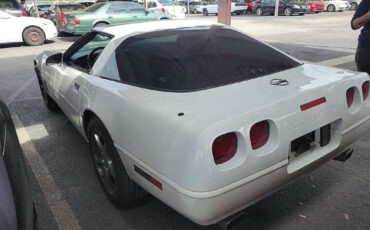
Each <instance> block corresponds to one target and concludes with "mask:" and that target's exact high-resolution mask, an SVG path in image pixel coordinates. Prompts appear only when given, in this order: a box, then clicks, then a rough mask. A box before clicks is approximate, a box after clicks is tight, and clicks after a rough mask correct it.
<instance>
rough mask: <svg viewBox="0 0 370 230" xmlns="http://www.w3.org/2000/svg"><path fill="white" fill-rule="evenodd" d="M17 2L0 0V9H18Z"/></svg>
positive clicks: (14, 0)
mask: <svg viewBox="0 0 370 230" xmlns="http://www.w3.org/2000/svg"><path fill="white" fill-rule="evenodd" d="M18 8H19V4H18V3H17V1H16V0H1V1H0V9H18Z"/></svg>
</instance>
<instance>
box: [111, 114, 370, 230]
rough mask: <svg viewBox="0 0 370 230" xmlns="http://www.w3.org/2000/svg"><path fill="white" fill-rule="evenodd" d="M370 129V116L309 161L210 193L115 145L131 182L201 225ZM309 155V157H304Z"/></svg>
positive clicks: (277, 186)
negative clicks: (156, 183) (149, 177)
mask: <svg viewBox="0 0 370 230" xmlns="http://www.w3.org/2000/svg"><path fill="white" fill-rule="evenodd" d="M369 128H370V116H368V117H366V118H365V119H363V120H361V121H359V122H358V123H356V124H354V125H352V126H351V127H349V128H347V129H346V130H344V131H338V132H336V133H335V141H333V143H332V144H330V146H329V145H328V146H327V147H323V148H321V149H319V150H318V151H314V152H313V153H312V154H311V153H307V155H306V157H304V158H302V159H299V160H295V162H289V160H284V161H282V162H279V163H277V164H276V165H273V166H271V167H269V168H266V169H264V170H262V171H259V172H257V173H255V174H253V175H251V176H249V177H247V178H243V179H242V180H239V181H236V182H234V183H232V184H229V185H227V186H225V187H222V188H219V189H217V190H213V191H207V192H195V191H191V190H188V189H186V188H183V187H181V186H180V185H178V184H176V182H174V181H171V180H169V179H168V178H167V177H165V176H164V175H161V174H160V173H159V172H157V171H155V170H154V169H152V168H151V167H150V166H149V165H147V164H145V163H144V162H142V161H141V160H139V159H137V158H136V157H135V156H134V155H132V154H131V153H129V152H127V151H126V150H124V149H123V148H121V147H120V146H118V145H116V147H117V149H118V151H119V153H120V156H121V158H122V160H123V162H124V165H125V167H126V170H127V173H128V174H129V176H130V178H131V179H132V180H134V181H135V182H136V183H138V184H139V185H140V186H141V187H143V188H144V189H145V190H147V191H148V192H150V193H151V194H153V195H154V196H155V197H157V198H158V199H159V200H161V201H162V202H164V203H166V204H167V205H168V206H170V207H172V208H173V209H175V210H176V211H178V212H179V213H181V214H182V215H184V216H186V217H187V218H189V219H190V220H192V221H194V222H195V223H198V224H200V225H210V224H214V223H217V222H219V221H221V220H223V219H224V218H226V217H228V216H230V215H232V214H234V213H237V212H239V211H241V210H242V209H244V208H246V207H248V206H250V205H252V204H254V203H256V202H257V201H259V200H261V199H263V198H264V197H266V196H268V195H270V194H272V193H274V192H275V191H277V190H278V189H280V188H281V187H283V186H285V185H286V184H288V183H290V182H291V181H293V180H294V179H295V178H297V177H298V176H300V175H302V174H304V173H305V172H308V171H311V170H313V169H314V168H316V167H318V166H320V165H322V164H323V163H325V162H327V161H329V160H331V159H332V158H334V157H336V156H337V155H339V154H341V153H342V152H343V151H345V150H346V149H348V148H349V147H350V145H351V144H352V143H353V142H354V141H356V140H357V139H358V138H359V137H361V135H362V134H363V133H364V132H366V131H367V130H368V129H369ZM305 154H306V153H305ZM134 165H136V166H137V167H139V168H141V169H142V170H143V171H145V172H146V173H148V174H150V175H152V176H153V177H155V178H156V179H158V181H160V183H162V185H163V190H160V189H158V188H157V187H155V186H153V184H151V183H150V182H149V181H148V180H147V179H145V178H144V177H142V176H140V175H139V174H138V173H136V172H135V170H134Z"/></svg>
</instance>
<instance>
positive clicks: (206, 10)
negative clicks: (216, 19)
mask: <svg viewBox="0 0 370 230" xmlns="http://www.w3.org/2000/svg"><path fill="white" fill-rule="evenodd" d="M247 10H248V4H247V3H246V2H245V1H244V0H232V1H231V13H232V14H237V15H240V14H242V13H244V12H247ZM202 13H203V15H205V16H208V15H209V14H215V15H217V14H218V0H215V1H213V2H211V3H209V4H207V5H205V6H202Z"/></svg>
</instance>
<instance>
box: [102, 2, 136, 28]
mask: <svg viewBox="0 0 370 230" xmlns="http://www.w3.org/2000/svg"><path fill="white" fill-rule="evenodd" d="M107 15H108V20H109V22H110V23H111V24H118V23H122V22H130V21H131V15H130V10H129V8H128V6H127V4H126V3H125V2H122V3H121V2H119V3H118V2H116V3H111V4H110V6H109V7H108V10H107Z"/></svg>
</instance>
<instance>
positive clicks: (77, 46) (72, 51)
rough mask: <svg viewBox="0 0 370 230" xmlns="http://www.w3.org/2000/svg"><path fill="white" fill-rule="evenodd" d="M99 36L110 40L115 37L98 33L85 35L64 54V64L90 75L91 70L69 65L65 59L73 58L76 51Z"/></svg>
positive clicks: (93, 32)
mask: <svg viewBox="0 0 370 230" xmlns="http://www.w3.org/2000/svg"><path fill="white" fill-rule="evenodd" d="M97 34H101V35H104V36H107V37H109V38H111V39H112V38H113V37H114V36H113V35H111V34H106V33H102V32H96V31H92V32H89V33H87V34H85V35H83V36H82V37H81V38H80V40H78V41H77V42H76V43H74V44H73V45H72V46H71V47H69V48H68V49H67V50H66V51H65V52H64V54H63V58H62V64H64V65H66V66H68V67H71V68H74V69H77V70H80V71H82V72H85V73H88V74H90V71H91V70H87V69H84V68H81V67H80V66H78V65H74V64H72V63H68V62H66V60H65V57H72V56H73V54H75V53H76V51H78V50H79V49H81V48H82V47H83V46H84V45H86V44H87V43H88V42H90V41H91V40H92V39H93V38H95V36H96V35H97Z"/></svg>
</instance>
